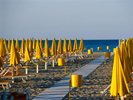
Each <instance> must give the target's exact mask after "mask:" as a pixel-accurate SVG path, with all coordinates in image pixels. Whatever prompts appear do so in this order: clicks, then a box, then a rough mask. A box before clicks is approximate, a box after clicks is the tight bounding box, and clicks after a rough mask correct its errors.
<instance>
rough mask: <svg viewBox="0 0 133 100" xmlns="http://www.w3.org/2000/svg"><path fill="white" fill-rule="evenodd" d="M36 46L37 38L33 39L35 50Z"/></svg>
mask: <svg viewBox="0 0 133 100" xmlns="http://www.w3.org/2000/svg"><path fill="white" fill-rule="evenodd" d="M35 48H36V39H34V41H33V49H34V50H35Z"/></svg>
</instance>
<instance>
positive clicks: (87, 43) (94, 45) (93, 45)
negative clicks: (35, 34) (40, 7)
mask: <svg viewBox="0 0 133 100" xmlns="http://www.w3.org/2000/svg"><path fill="white" fill-rule="evenodd" d="M77 41H78V46H79V44H80V40H77ZM62 42H63V40H62ZM19 43H20V44H21V41H19ZM44 43H45V40H42V44H43V47H44ZM67 43H68V40H67ZM51 44H52V40H49V47H51ZM56 44H58V40H56ZM73 44H74V40H72V45H73ZM118 44H119V40H84V46H85V52H86V51H87V50H88V49H90V48H93V51H94V52H97V47H98V46H100V47H102V52H106V51H107V50H106V46H109V47H110V51H111V52H112V51H113V49H114V48H115V47H117V46H118Z"/></svg>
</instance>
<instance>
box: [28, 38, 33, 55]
mask: <svg viewBox="0 0 133 100" xmlns="http://www.w3.org/2000/svg"><path fill="white" fill-rule="evenodd" d="M29 52H30V53H32V52H33V43H32V40H31V39H30V40H29Z"/></svg>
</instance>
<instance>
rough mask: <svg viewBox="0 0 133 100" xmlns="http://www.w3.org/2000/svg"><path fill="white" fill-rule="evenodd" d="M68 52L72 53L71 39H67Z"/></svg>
mask: <svg viewBox="0 0 133 100" xmlns="http://www.w3.org/2000/svg"><path fill="white" fill-rule="evenodd" d="M68 51H69V52H72V51H73V47H72V41H71V39H69V41H68Z"/></svg>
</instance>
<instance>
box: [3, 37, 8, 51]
mask: <svg viewBox="0 0 133 100" xmlns="http://www.w3.org/2000/svg"><path fill="white" fill-rule="evenodd" d="M4 48H5V50H6V52H8V49H7V45H6V39H4Z"/></svg>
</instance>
